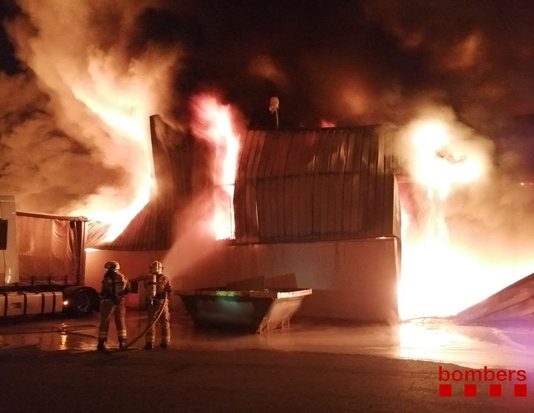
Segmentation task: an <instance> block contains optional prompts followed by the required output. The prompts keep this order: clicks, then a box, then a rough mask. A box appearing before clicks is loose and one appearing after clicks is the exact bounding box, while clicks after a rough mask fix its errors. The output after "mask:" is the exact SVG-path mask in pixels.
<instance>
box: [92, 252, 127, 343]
mask: <svg viewBox="0 0 534 413" xmlns="http://www.w3.org/2000/svg"><path fill="white" fill-rule="evenodd" d="M104 268H105V269H106V273H105V274H104V278H103V280H102V290H101V292H100V297H101V298H102V300H101V301H100V326H99V328H98V345H97V350H99V351H105V350H106V340H107V338H108V330H109V322H110V320H111V316H112V315H115V327H116V329H117V335H118V338H119V348H123V347H124V345H125V343H126V338H127V333H126V305H125V299H126V295H127V294H128V293H129V292H130V282H129V281H128V278H126V276H124V275H123V274H121V273H120V272H119V269H120V264H119V263H118V262H117V261H108V262H106V264H105V265H104Z"/></svg>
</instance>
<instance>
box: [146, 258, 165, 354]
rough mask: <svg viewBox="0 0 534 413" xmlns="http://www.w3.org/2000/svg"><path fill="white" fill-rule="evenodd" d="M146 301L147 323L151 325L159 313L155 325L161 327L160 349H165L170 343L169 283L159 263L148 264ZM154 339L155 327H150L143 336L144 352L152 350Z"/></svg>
mask: <svg viewBox="0 0 534 413" xmlns="http://www.w3.org/2000/svg"><path fill="white" fill-rule="evenodd" d="M145 291H146V301H147V310H148V323H149V324H152V323H153V322H154V320H155V318H156V317H157V315H158V314H159V312H160V311H161V312H162V313H161V316H160V318H159V320H158V321H157V323H159V324H160V325H161V345H160V346H161V347H162V348H167V347H168V346H169V342H170V341H171V324H170V312H169V296H170V292H171V283H170V281H169V279H168V278H167V276H165V275H163V265H162V264H161V262H159V261H154V262H152V264H150V267H149V275H148V277H147V279H146V281H145ZM155 338H156V326H155V325H152V326H151V328H149V329H148V331H147V333H146V336H145V341H146V345H145V350H152V349H153V348H154V341H155Z"/></svg>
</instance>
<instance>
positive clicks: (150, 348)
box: [145, 342, 154, 350]
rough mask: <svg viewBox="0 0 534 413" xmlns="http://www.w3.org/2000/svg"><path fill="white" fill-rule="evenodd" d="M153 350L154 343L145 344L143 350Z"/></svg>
mask: <svg viewBox="0 0 534 413" xmlns="http://www.w3.org/2000/svg"><path fill="white" fill-rule="evenodd" d="M153 348H154V343H149V342H147V343H146V344H145V350H152V349H153Z"/></svg>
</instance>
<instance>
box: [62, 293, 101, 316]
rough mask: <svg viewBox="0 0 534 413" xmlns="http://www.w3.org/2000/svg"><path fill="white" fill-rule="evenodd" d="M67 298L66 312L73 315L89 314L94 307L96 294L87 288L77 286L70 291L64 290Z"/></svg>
mask: <svg viewBox="0 0 534 413" xmlns="http://www.w3.org/2000/svg"><path fill="white" fill-rule="evenodd" d="M65 297H66V298H67V299H68V301H69V304H68V306H67V309H66V311H67V313H68V314H71V315H74V316H83V315H87V314H90V313H91V312H92V311H93V310H94V309H95V308H96V302H97V294H96V292H95V291H93V290H92V289H89V288H77V289H74V290H71V291H67V290H65Z"/></svg>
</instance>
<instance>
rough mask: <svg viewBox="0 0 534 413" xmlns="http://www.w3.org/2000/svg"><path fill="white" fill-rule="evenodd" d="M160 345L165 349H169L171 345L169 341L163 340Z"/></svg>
mask: <svg viewBox="0 0 534 413" xmlns="http://www.w3.org/2000/svg"><path fill="white" fill-rule="evenodd" d="M159 346H160V347H161V348H163V349H167V348H168V347H169V343H166V342H162V343H161V344H160V345H159Z"/></svg>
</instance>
